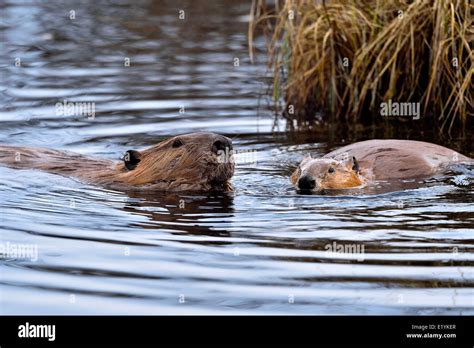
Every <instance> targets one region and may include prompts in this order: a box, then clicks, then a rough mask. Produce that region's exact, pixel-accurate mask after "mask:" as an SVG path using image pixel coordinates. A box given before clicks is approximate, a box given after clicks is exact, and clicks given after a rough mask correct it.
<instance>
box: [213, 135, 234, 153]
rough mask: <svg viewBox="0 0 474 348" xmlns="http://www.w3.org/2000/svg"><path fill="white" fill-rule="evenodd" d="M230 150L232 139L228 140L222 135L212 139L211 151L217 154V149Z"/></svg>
mask: <svg viewBox="0 0 474 348" xmlns="http://www.w3.org/2000/svg"><path fill="white" fill-rule="evenodd" d="M226 149H227V151H231V150H232V140H230V139H229V138H227V137H224V136H219V138H218V139H217V140H216V141H214V143H213V144H212V148H211V150H212V152H214V153H215V154H216V155H217V154H219V151H221V152H222V151H224V152H225V151H226Z"/></svg>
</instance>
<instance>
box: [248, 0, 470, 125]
mask: <svg viewBox="0 0 474 348" xmlns="http://www.w3.org/2000/svg"><path fill="white" fill-rule="evenodd" d="M269 7H270V6H269V5H267V4H266V3H265V0H254V1H253V4H252V20H251V22H250V28H249V33H250V35H249V42H250V45H251V41H252V34H253V32H254V31H255V30H256V29H260V28H263V29H264V30H265V33H266V35H267V37H268V38H269V41H268V52H269V57H270V65H271V67H272V69H273V71H274V83H273V99H274V101H275V103H278V101H281V100H282V99H283V100H284V102H285V103H284V104H285V106H284V109H283V110H280V111H282V112H283V114H284V116H285V117H287V118H288V119H290V120H292V121H294V123H295V124H296V125H297V126H299V127H304V126H311V125H314V124H316V123H317V122H320V123H331V122H350V123H356V122H364V123H378V122H386V121H387V120H388V119H389V118H390V120H394V119H397V122H399V121H400V122H420V120H421V122H423V123H426V122H427V121H428V122H429V123H430V124H433V125H434V126H435V127H436V128H437V129H439V130H440V131H442V132H451V130H452V129H454V128H457V129H463V130H466V129H468V128H470V127H472V125H473V119H474V113H473V105H474V96H473V83H472V79H473V72H474V55H473V47H472V46H473V40H474V27H473V22H472V13H473V11H474V6H473V5H471V4H469V1H468V0H424V1H423V0H417V1H408V0H406V1H403V0H393V1H385V0H366V1H363V0H332V1H331V0H326V1H314V0H313V1H310V0H286V1H280V2H277V4H276V6H271V8H269ZM402 104H403V105H402ZM394 105H395V106H396V107H399V112H398V115H397V113H396V112H394V114H395V115H392V114H390V115H387V114H386V113H384V111H383V109H384V107H385V109H386V108H387V106H388V107H389V108H392V107H393V106H394ZM411 105H415V106H417V107H418V108H419V118H417V117H407V116H413V115H412V114H409V115H404V114H401V112H400V110H402V107H404V106H411ZM385 111H386V110H385ZM405 111H406V110H405ZM408 111H410V110H408ZM412 111H413V110H412ZM385 116H387V117H385ZM389 116H395V117H389Z"/></svg>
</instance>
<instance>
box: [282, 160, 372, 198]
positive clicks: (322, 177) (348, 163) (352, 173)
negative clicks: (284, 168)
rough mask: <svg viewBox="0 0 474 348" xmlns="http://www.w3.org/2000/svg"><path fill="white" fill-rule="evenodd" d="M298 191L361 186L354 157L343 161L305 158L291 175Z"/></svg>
mask: <svg viewBox="0 0 474 348" xmlns="http://www.w3.org/2000/svg"><path fill="white" fill-rule="evenodd" d="M291 182H292V183H293V185H295V186H296V187H297V188H299V189H300V190H311V191H318V190H324V189H345V188H352V187H357V186H360V185H362V184H363V182H364V181H363V178H362V176H361V175H360V171H359V164H358V162H357V160H356V158H355V157H352V158H347V159H343V160H337V159H333V158H311V156H307V157H305V158H304V159H303V161H302V162H301V163H300V165H299V166H298V168H297V169H296V170H295V172H294V173H293V174H292V175H291Z"/></svg>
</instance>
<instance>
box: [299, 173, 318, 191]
mask: <svg viewBox="0 0 474 348" xmlns="http://www.w3.org/2000/svg"><path fill="white" fill-rule="evenodd" d="M315 186H316V180H314V179H313V178H312V177H310V176H309V175H305V176H302V177H301V178H300V179H299V180H298V187H299V188H300V189H302V190H312V189H314V187H315Z"/></svg>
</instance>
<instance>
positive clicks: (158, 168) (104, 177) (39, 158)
mask: <svg viewBox="0 0 474 348" xmlns="http://www.w3.org/2000/svg"><path fill="white" fill-rule="evenodd" d="M232 153H233V151H232V141H231V140H230V139H229V138H227V137H225V136H222V135H219V134H215V133H205V132H202V133H190V134H184V135H178V136H175V137H172V138H169V139H167V140H164V141H162V142H160V143H158V144H156V145H154V146H152V147H150V148H148V149H146V150H143V151H136V150H129V151H127V152H126V153H125V154H124V156H123V158H122V161H121V162H118V161H113V160H107V159H100V158H93V157H87V156H84V155H80V154H77V153H72V152H67V151H58V150H53V149H45V148H33V147H20V146H0V164H3V165H6V166H8V167H12V168H17V169H39V170H43V171H47V172H50V173H55V174H60V175H63V176H68V177H73V178H76V179H79V180H81V181H84V182H86V183H90V184H97V185H101V186H105V187H108V188H112V189H117V190H137V189H138V190H156V191H232V185H231V183H230V179H231V178H232V176H233V174H234V161H233V156H232Z"/></svg>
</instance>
